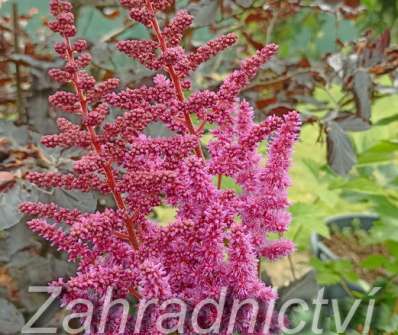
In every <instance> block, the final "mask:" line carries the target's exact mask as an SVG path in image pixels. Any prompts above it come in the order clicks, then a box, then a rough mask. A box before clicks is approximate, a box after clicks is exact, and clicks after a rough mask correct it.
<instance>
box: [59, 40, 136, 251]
mask: <svg viewBox="0 0 398 335" xmlns="http://www.w3.org/2000/svg"><path fill="white" fill-rule="evenodd" d="M65 44H66V46H67V57H68V62H70V63H71V64H73V63H74V61H75V60H74V58H73V49H72V47H71V44H70V40H69V39H68V38H67V37H65ZM72 84H73V87H74V89H75V92H76V94H77V96H78V97H79V102H80V106H81V110H82V114H83V116H87V115H88V114H89V108H88V103H87V98H86V97H85V95H84V93H83V90H82V89H81V88H80V87H79V85H78V77H77V74H76V73H75V74H74V75H73V78H72ZM86 129H87V131H88V133H89V136H90V140H91V144H92V147H93V149H94V150H95V152H96V153H97V154H98V155H99V156H101V154H102V149H101V144H100V141H99V139H98V136H97V133H96V132H95V129H94V127H92V126H86ZM102 168H103V170H104V173H105V175H106V180H107V183H108V186H109V188H110V189H111V192H112V195H113V198H114V199H115V202H116V205H117V207H118V208H119V209H120V210H122V211H123V212H127V206H126V204H125V202H124V200H123V197H122V195H121V194H120V192H119V191H118V190H117V188H116V178H115V175H114V173H113V169H112V165H111V164H110V163H103V164H102ZM134 221H135V220H133V218H131V217H130V216H127V217H126V220H125V224H126V228H127V232H128V239H129V242H130V244H131V245H132V247H133V248H134V249H135V250H138V248H139V242H138V238H137V235H136V232H135V229H134Z"/></svg>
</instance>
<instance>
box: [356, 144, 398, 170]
mask: <svg viewBox="0 0 398 335" xmlns="http://www.w3.org/2000/svg"><path fill="white" fill-rule="evenodd" d="M396 152H398V143H396V142H392V141H382V142H380V143H378V144H376V145H375V146H373V147H371V148H369V149H368V150H366V151H364V152H362V153H361V154H360V155H359V156H358V163H359V164H362V165H365V164H374V163H382V162H388V161H390V160H392V159H393V157H394V154H395V153H396Z"/></svg>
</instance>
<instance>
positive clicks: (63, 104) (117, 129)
mask: <svg viewBox="0 0 398 335" xmlns="http://www.w3.org/2000/svg"><path fill="white" fill-rule="evenodd" d="M120 3H121V5H122V6H123V7H125V8H126V9H127V10H128V11H129V14H130V17H131V18H132V19H134V20H136V21H138V22H139V23H141V24H144V25H145V26H146V27H148V29H151V31H152V36H153V38H152V39H150V40H130V41H120V42H118V43H117V48H118V49H119V50H120V51H121V52H123V53H126V54H127V55H128V56H130V57H132V58H135V59H136V60H138V61H139V62H140V63H142V64H143V65H144V66H146V67H147V68H148V69H150V70H152V71H158V70H159V71H162V72H163V73H162V74H156V75H154V78H153V84H151V85H146V86H141V87H138V88H126V89H123V90H118V87H119V80H118V79H117V78H110V79H107V80H106V81H103V82H97V81H96V79H95V78H94V77H93V76H91V75H90V74H89V73H88V72H87V70H86V69H87V68H88V67H89V65H90V63H91V55H90V54H89V53H88V44H87V42H86V41H84V40H81V39H75V35H76V34H77V30H76V26H75V22H74V16H73V12H72V6H71V4H70V3H69V2H68V1H66V0H51V1H50V11H51V14H52V15H53V16H54V20H52V21H51V22H50V23H49V24H48V26H49V28H50V29H52V30H53V31H54V32H56V33H58V34H59V35H60V36H61V37H62V41H61V42H58V43H57V44H56V45H55V51H56V52H57V53H58V55H59V56H60V57H61V58H62V59H64V61H65V64H64V66H63V67H62V68H57V69H51V70H50V71H49V75H50V76H51V78H52V79H54V80H56V81H58V82H59V83H61V84H63V85H65V90H64V91H59V92H56V93H54V94H53V95H52V96H51V97H50V98H49V102H50V103H51V104H52V105H53V106H54V107H55V108H57V109H59V110H61V111H63V112H67V113H73V114H75V115H78V116H80V122H79V124H74V123H72V122H70V121H68V120H66V119H65V118H59V119H58V128H59V134H54V135H47V136H44V137H43V139H42V143H43V144H44V145H45V146H47V147H50V148H55V147H61V148H71V147H78V148H80V149H81V150H83V151H84V152H85V153H84V154H83V155H82V157H80V158H79V159H77V160H76V161H75V162H74V164H73V166H72V168H71V169H70V171H68V172H67V173H60V172H54V171H40V172H39V171H37V172H30V173H29V174H28V175H27V176H26V178H27V180H29V181H31V182H32V183H35V184H36V185H37V186H39V187H43V188H47V189H51V188H63V189H66V190H79V191H83V192H100V193H103V194H105V195H109V196H112V197H113V199H114V203H115V208H108V209H102V210H101V211H97V212H94V213H83V212H79V211H78V210H75V209H66V208H62V207H59V206H58V205H57V204H53V203H50V204H42V203H24V204H22V205H21V211H22V212H23V213H26V214H28V215H33V216H38V217H40V218H39V219H34V220H32V221H30V222H29V227H30V228H31V229H32V230H33V231H35V232H36V233H38V234H40V235H41V236H42V237H44V238H45V239H47V240H49V241H50V242H51V243H52V244H53V245H54V246H55V247H57V248H58V249H59V250H61V251H63V252H65V253H67V254H68V256H69V259H70V260H71V261H74V262H76V263H77V265H78V268H77V269H78V270H77V273H76V275H75V276H73V277H72V278H70V279H67V280H63V279H59V280H57V281H54V282H53V283H52V285H53V286H59V287H62V289H63V294H62V303H63V304H64V305H66V304H68V303H69V302H70V301H71V300H73V299H79V298H84V299H89V300H91V301H92V302H93V304H94V305H95V306H96V307H98V308H99V310H101V308H102V307H101V303H103V301H104V299H105V295H106V292H107V289H108V288H109V287H110V288H112V289H113V290H114V294H115V297H117V298H128V297H129V298H130V299H136V300H145V299H147V300H149V299H152V298H156V299H159V300H160V302H162V301H165V300H166V299H169V298H180V299H182V300H184V301H185V302H186V303H187V304H188V313H192V312H193V310H194V307H195V305H196V304H198V303H199V302H200V301H201V300H203V299H215V300H217V299H218V298H219V296H220V294H221V293H222V292H225V289H226V292H227V296H226V306H227V311H228V313H229V312H230V311H231V306H232V304H233V301H234V299H241V300H244V299H248V298H253V299H256V300H257V301H258V302H259V303H260V305H261V310H262V311H263V310H264V308H265V307H266V306H267V305H269V304H271V303H272V302H273V300H275V299H276V293H275V292H274V290H273V289H272V288H271V287H268V286H266V285H265V284H264V283H263V282H262V281H261V280H260V278H259V273H258V269H259V264H260V262H261V260H262V259H266V260H269V261H274V260H276V259H279V258H280V257H284V256H287V255H289V254H290V253H292V252H293V251H294V245H293V243H292V242H290V241H288V240H286V239H284V237H283V233H284V232H286V230H287V229H288V225H289V222H290V214H289V212H288V207H289V202H288V199H287V189H288V187H289V185H290V181H289V177H288V168H289V166H290V163H291V162H290V161H291V154H292V149H293V144H294V142H295V141H296V140H297V138H298V133H299V128H300V117H299V114H298V113H296V112H294V111H292V112H289V113H287V114H286V115H284V116H283V117H279V116H271V117H268V118H267V119H265V120H264V121H262V122H261V123H256V122H254V110H253V109H252V107H251V106H250V104H249V102H247V101H245V100H240V98H239V93H240V92H241V90H242V89H244V87H245V86H246V85H247V84H248V83H249V82H250V80H251V79H253V78H254V77H255V75H256V73H257V72H258V71H259V70H260V68H261V66H262V65H263V64H264V63H266V62H267V61H268V60H269V59H270V58H271V57H272V56H273V55H274V54H275V53H276V52H277V47H276V45H274V44H271V45H267V46H265V47H264V48H263V49H261V50H259V51H258V52H257V53H256V54H255V55H254V56H253V57H251V58H249V59H247V60H245V61H243V62H242V63H241V65H240V66H239V68H238V69H237V70H235V71H234V72H232V74H230V75H229V76H227V77H226V79H225V81H224V82H223V83H221V84H220V85H219V88H218V89H217V90H215V91H210V90H202V91H197V92H192V93H191V94H189V98H186V97H185V92H184V90H189V89H190V86H191V85H190V81H189V79H188V78H187V77H188V75H189V74H190V73H191V72H193V71H195V70H196V69H197V68H198V67H199V66H200V65H201V64H202V63H204V62H206V61H208V60H209V59H210V58H212V57H214V56H216V55H217V54H218V53H220V52H221V51H223V50H225V49H226V48H228V47H231V46H232V45H233V44H234V43H235V41H236V39H237V37H236V36H235V35H234V34H228V35H225V36H219V37H217V38H216V39H215V40H213V41H209V42H207V43H205V44H204V45H202V46H200V47H198V48H197V49H196V50H193V51H191V52H187V51H185V50H184V49H183V48H182V47H181V45H180V44H181V41H182V39H183V34H184V32H185V31H186V30H187V29H188V28H189V26H190V24H191V23H192V20H193V18H192V16H191V15H190V14H189V13H188V12H186V11H179V12H178V13H177V14H176V16H175V18H174V19H172V20H171V21H170V22H168V23H166V24H165V25H164V27H161V26H160V25H159V22H158V20H157V14H158V12H161V11H164V10H170V7H171V6H172V5H173V4H174V1H173V0H162V1H160V0H156V1H154V0H121V1H120ZM111 108H114V109H119V110H121V112H122V113H120V115H119V116H117V117H115V118H113V119H112V120H113V121H111V122H109V121H108V120H109V118H108V115H109V113H111ZM192 115H195V116H196V119H197V120H199V121H198V123H199V124H195V123H194V122H193V118H192ZM153 122H161V123H163V124H164V125H165V126H166V127H167V128H169V129H170V130H171V131H172V134H173V135H172V136H170V137H167V138H162V137H160V138H153V137H150V136H147V135H145V134H144V131H145V129H146V128H147V127H148V126H149V125H150V124H151V123H153ZM209 124H210V125H211V126H212V127H211V129H212V130H211V132H210V134H211V141H210V143H209V144H208V145H207V147H206V150H204V147H203V144H202V142H201V137H202V136H203V134H205V133H206V132H207V131H208V130H207V127H206V126H207V125H209ZM262 142H266V144H268V157H267V159H263V157H262V156H261V155H260V154H259V150H258V149H259V145H260V144H261V143H262ZM225 177H229V178H230V179H232V180H233V182H234V183H236V184H237V185H239V186H240V190H241V191H240V192H237V191H234V190H232V189H224V188H223V181H224V178H225ZM156 206H172V207H174V208H175V209H176V213H177V214H176V217H175V219H174V221H173V222H171V223H170V224H169V225H168V226H161V225H159V224H158V223H157V222H156V221H154V220H153V219H151V218H152V213H153V210H154V207H156ZM271 233H278V234H279V235H280V239H279V240H273V239H271V237H270V234H271ZM76 309H78V307H76ZM161 314H162V311H161V310H160V308H158V307H153V308H151V309H150V310H149V312H147V313H146V314H145V315H144V320H142V327H143V329H141V330H140V332H139V334H158V333H159V332H158V330H156V318H157V316H159V315H161ZM250 317H251V312H250V310H248V309H246V308H245V309H243V311H242V313H240V314H239V315H238V320H237V322H238V324H237V325H236V328H235V329H236V330H237V331H239V333H240V334H249V327H248V324H249V320H250ZM227 318H228V315H226V316H225V315H224V316H223V322H222V325H221V329H220V333H221V334H227V328H226V326H227V324H226V323H225V322H224V321H225V320H226V319H227ZM122 319H123V318H122V314H121V311H120V310H119V309H116V310H114V311H113V312H112V313H110V319H109V322H108V324H107V327H106V331H105V334H115V333H118V329H119V326H120V325H121V322H122ZM199 319H200V320H199V321H200V323H201V324H202V325H211V324H212V322H213V321H214V320H215V319H216V315H215V314H214V311H213V310H212V309H211V307H208V306H207V307H206V308H204V309H203V310H202V311H201V313H200V315H199ZM261 320H262V321H264V318H263V319H261ZM135 321H136V316H129V317H128V320H127V327H126V329H125V331H124V334H134V324H135ZM99 323H100V319H99V317H98V314H96V315H95V316H94V318H93V322H92V325H91V327H90V330H88V331H87V333H89V334H99V333H100V330H99V327H100V325H99ZM170 323H171V324H172V323H173V322H172V321H170ZM184 326H185V333H186V334H196V333H195V331H194V325H193V324H191V323H190V322H187V323H186V324H185V325H184ZM258 326H259V325H257V328H256V334H262V333H261V331H260V328H259V327H258ZM268 328H269V329H273V330H274V331H273V333H276V332H277V327H275V326H274V325H273V324H272V325H270V327H268Z"/></svg>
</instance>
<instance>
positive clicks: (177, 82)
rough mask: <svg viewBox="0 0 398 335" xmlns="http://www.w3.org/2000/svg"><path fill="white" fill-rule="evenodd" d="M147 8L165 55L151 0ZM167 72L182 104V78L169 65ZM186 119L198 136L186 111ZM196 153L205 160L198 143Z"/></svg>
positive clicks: (193, 132)
mask: <svg viewBox="0 0 398 335" xmlns="http://www.w3.org/2000/svg"><path fill="white" fill-rule="evenodd" d="M146 6H147V9H148V11H149V12H150V13H151V15H152V19H151V24H152V29H153V31H154V33H155V35H156V38H157V40H158V42H159V45H160V48H161V50H162V52H163V53H164V52H166V50H167V45H166V41H165V39H164V36H163V33H162V31H161V29H160V26H159V22H158V20H157V18H156V16H155V12H154V10H153V6H152V3H151V2H150V1H149V0H146ZM166 70H167V72H168V74H169V76H170V78H171V81H172V82H173V85H174V87H175V90H176V93H177V98H178V100H179V101H181V102H184V101H185V97H184V92H183V89H182V85H181V81H180V78H179V77H178V75H177V72H176V71H175V69H174V67H173V66H172V65H167V67H166ZM184 119H185V125H186V127H187V128H188V131H189V132H190V134H191V135H196V130H195V128H194V126H193V123H192V119H191V116H190V115H189V113H188V112H187V111H184ZM195 153H196V156H198V157H199V158H202V159H204V154H203V151H202V148H201V146H200V142H199V143H198V146H197V147H196V148H195Z"/></svg>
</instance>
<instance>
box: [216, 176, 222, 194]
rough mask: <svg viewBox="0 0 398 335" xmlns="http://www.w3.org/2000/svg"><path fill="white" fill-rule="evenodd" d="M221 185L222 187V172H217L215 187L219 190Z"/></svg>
mask: <svg viewBox="0 0 398 335" xmlns="http://www.w3.org/2000/svg"><path fill="white" fill-rule="evenodd" d="M221 187H222V174H219V175H218V176H217V188H218V189H219V190H221Z"/></svg>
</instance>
